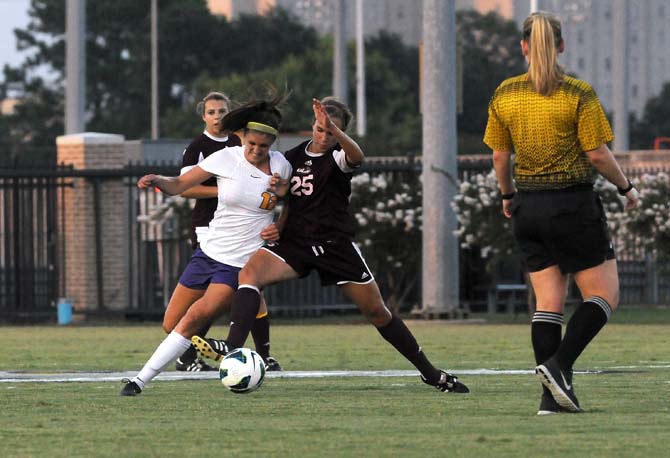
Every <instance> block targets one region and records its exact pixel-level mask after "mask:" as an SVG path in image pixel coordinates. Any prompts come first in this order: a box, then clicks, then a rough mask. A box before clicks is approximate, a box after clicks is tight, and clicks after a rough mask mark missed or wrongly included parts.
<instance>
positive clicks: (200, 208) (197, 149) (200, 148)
mask: <svg viewBox="0 0 670 458" xmlns="http://www.w3.org/2000/svg"><path fill="white" fill-rule="evenodd" d="M241 144H242V142H241V141H240V139H239V137H238V136H237V135H235V134H230V135H228V136H227V137H222V138H218V137H214V136H212V135H210V134H209V133H208V132H207V131H205V132H203V133H202V134H200V135H198V136H197V137H196V138H194V139H193V141H192V142H191V144H190V145H188V146H187V147H186V149H185V150H184V153H183V157H182V162H181V174H182V175H183V174H184V173H186V172H188V171H189V170H191V169H192V168H193V167H195V166H197V165H198V164H199V163H200V162H201V161H202V160H203V159H205V158H206V157H207V156H209V155H210V154H212V153H213V152H215V151H218V150H220V149H223V148H226V147H228V146H239V145H241ZM202 184H203V185H204V186H216V177H212V178H210V179H208V180H207V181H205V182H203V183H202ZM218 202H219V200H218V198H216V197H212V198H209V199H197V200H196V202H195V208H193V212H192V213H191V244H192V245H193V248H195V247H196V246H197V245H198V238H197V236H196V233H195V228H196V227H202V226H207V225H209V222H210V221H211V220H212V217H213V216H214V211H215V210H216V206H217V204H218Z"/></svg>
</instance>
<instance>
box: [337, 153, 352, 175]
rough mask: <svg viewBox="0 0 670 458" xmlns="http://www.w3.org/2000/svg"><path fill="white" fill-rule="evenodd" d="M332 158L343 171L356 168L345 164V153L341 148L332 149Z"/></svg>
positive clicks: (347, 171)
mask: <svg viewBox="0 0 670 458" xmlns="http://www.w3.org/2000/svg"><path fill="white" fill-rule="evenodd" d="M333 159H335V163H336V164H337V166H338V167H339V168H340V170H342V171H343V172H344V173H352V172H353V171H354V170H356V167H352V166H350V165H349V164H347V155H346V154H345V152H344V150H343V149H338V150H337V151H333Z"/></svg>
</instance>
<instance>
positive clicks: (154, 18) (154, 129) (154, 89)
mask: <svg viewBox="0 0 670 458" xmlns="http://www.w3.org/2000/svg"><path fill="white" fill-rule="evenodd" d="M158 137H159V127H158V4H157V0H151V139H152V140H156V139H158Z"/></svg>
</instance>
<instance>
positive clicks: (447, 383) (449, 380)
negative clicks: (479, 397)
mask: <svg viewBox="0 0 670 458" xmlns="http://www.w3.org/2000/svg"><path fill="white" fill-rule="evenodd" d="M421 380H422V381H423V383H425V384H427V385H431V386H434V387H435V388H436V389H438V390H440V391H445V392H447V393H469V392H470V390H469V389H468V387H467V386H465V385H464V384H463V383H461V382H460V381H459V380H458V377H456V376H455V375H452V374H448V373H447V372H444V371H440V380H439V381H438V382H437V383H435V384H433V383H430V382H428V380H426V379H425V378H424V376H423V375H422V376H421Z"/></svg>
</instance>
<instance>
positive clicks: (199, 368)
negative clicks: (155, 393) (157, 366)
mask: <svg viewBox="0 0 670 458" xmlns="http://www.w3.org/2000/svg"><path fill="white" fill-rule="evenodd" d="M175 369H177V370H178V371H180V372H209V371H217V370H218V369H217V368H215V367H212V366H210V365H209V364H207V363H206V362H204V361H203V360H202V359H200V358H196V359H194V360H193V361H182V360H181V358H177V362H176V364H175Z"/></svg>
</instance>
